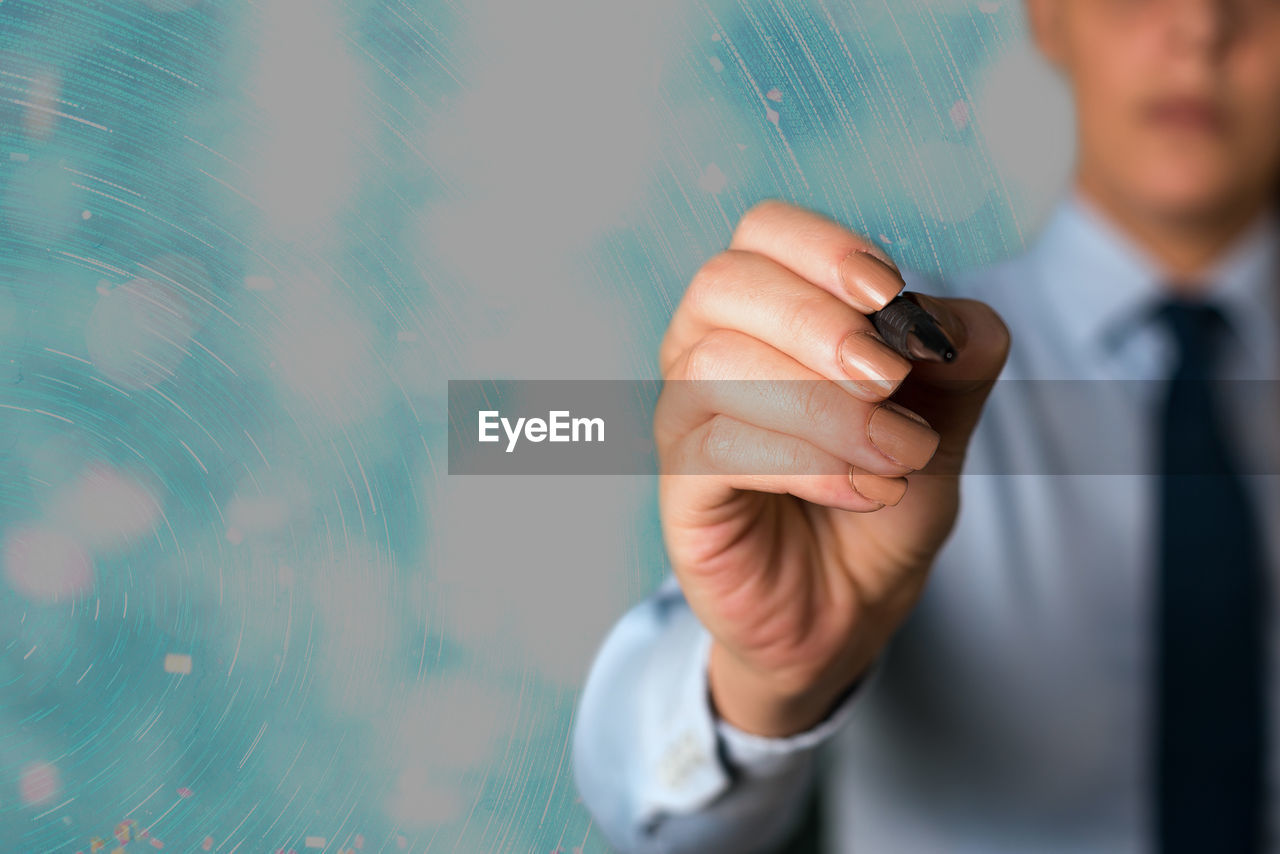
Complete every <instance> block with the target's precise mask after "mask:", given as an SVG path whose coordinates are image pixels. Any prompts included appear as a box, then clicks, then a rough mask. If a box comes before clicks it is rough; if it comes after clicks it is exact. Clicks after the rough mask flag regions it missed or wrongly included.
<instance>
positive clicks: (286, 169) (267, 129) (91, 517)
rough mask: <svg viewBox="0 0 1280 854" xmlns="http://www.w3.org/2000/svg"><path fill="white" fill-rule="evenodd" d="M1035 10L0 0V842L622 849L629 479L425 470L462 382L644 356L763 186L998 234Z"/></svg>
mask: <svg viewBox="0 0 1280 854" xmlns="http://www.w3.org/2000/svg"><path fill="white" fill-rule="evenodd" d="M1021 16H1022V10H1021V4H1020V3H1019V2H1017V0H991V1H990V2H977V0H945V2H942V1H941V0H910V2H903V0H856V2H855V0H847V2H840V3H836V2H830V0H796V2H745V0H744V2H727V1H726V0H708V2H680V0H647V2H644V3H628V4H607V3H600V2H597V0H548V2H543V3H537V4H521V3H513V2H511V0H467V2H465V3H457V2H450V0H246V1H245V2H232V0H0V632H2V633H3V634H2V635H0V840H3V848H4V850H6V851H24V852H25V851H90V850H92V849H93V847H94V846H95V844H97V843H95V839H97V840H99V842H101V843H105V845H106V847H107V850H108V851H113V850H115V849H116V848H118V847H123V848H124V849H125V850H126V851H132V850H143V849H145V848H149V847H153V846H154V847H160V846H161V845H163V846H164V847H168V848H176V849H178V850H183V851H188V850H207V851H221V852H231V851H237V850H239V851H244V852H248V851H255V852H257V851H275V850H277V849H280V850H284V851H288V850H290V849H293V850H296V851H299V852H301V851H304V850H307V849H317V850H325V851H339V852H342V851H348V850H352V849H354V850H363V851H371V850H372V851H398V850H408V851H446V852H448V851H458V852H508V851H521V852H524V851H535V852H555V851H559V852H564V854H568V852H576V851H580V850H581V851H603V850H606V847H607V846H606V844H605V842H604V841H603V839H602V838H601V836H600V835H599V833H598V832H597V831H595V830H593V828H592V826H591V820H590V816H589V815H588V814H587V813H586V811H585V810H584V808H583V807H582V805H581V803H579V802H578V799H577V793H576V791H575V789H574V786H573V781H572V777H571V774H570V761H569V756H570V754H569V749H570V744H569V734H570V731H571V727H572V715H573V706H574V701H575V699H576V697H577V691H578V688H579V686H580V684H581V682H582V679H583V678H584V676H585V670H586V667H587V665H588V663H589V661H590V659H591V656H592V654H593V652H594V650H595V648H596V646H597V645H598V643H599V642H600V640H601V639H602V638H603V636H604V634H605V632H606V631H607V630H608V628H609V626H610V625H611V624H612V623H613V622H614V621H615V620H616V619H617V618H618V617H619V616H620V615H621V613H622V612H623V610H624V609H625V608H626V607H628V606H629V605H630V604H631V603H633V602H635V601H636V600H638V599H639V598H640V597H642V596H643V595H645V594H647V593H648V592H650V591H651V590H652V588H653V587H654V586H655V585H656V584H657V583H658V581H659V580H660V579H661V578H662V576H663V575H664V574H665V573H666V571H667V569H666V566H665V564H664V558H663V550H662V543H661V537H660V533H659V530H658V527H657V519H656V507H655V497H654V496H655V482H654V479H653V478H646V477H619V478H608V477H584V478H532V477H525V478H518V477H508V478H495V477H452V478H451V477H449V476H447V474H446V471H447V454H446V439H447V431H448V423H447V413H446V411H445V392H446V381H447V380H449V379H482V378H508V379H602V378H607V379H651V378H655V377H656V376H657V366H656V352H657V346H658V341H659V339H660V336H661V334H662V330H663V328H664V327H665V324H666V322H667V319H668V318H669V316H670V313H671V311H672V309H673V307H674V305H675V303H676V302H677V301H678V299H679V297H680V295H681V293H682V292H683V290H684V287H685V285H686V283H687V282H688V280H689V278H690V277H691V276H692V274H693V273H694V271H695V270H696V269H697V268H698V266H700V265H701V264H702V262H703V261H705V260H706V258H708V257H709V256H710V255H712V254H714V253H715V252H716V251H718V250H720V249H721V248H723V247H724V246H725V245H726V243H727V241H728V239H729V235H730V233H731V231H732V228H733V225H734V223H735V222H736V220H737V218H738V217H739V216H740V215H741V214H742V213H743V212H744V211H745V210H746V209H747V208H748V207H749V206H750V205H752V204H753V203H755V202H757V201H759V200H760V199H763V198H765V197H770V196H774V197H781V198H785V199H788V200H790V201H793V202H796V203H798V204H802V205H805V206H807V207H810V208H814V209H817V210H821V211H823V212H826V213H828V214H830V215H831V216H833V217H836V218H837V219H839V220H841V221H842V222H845V223H847V224H848V225H850V226H852V227H854V228H856V229H859V230H861V231H863V232H865V233H868V234H870V235H872V236H873V237H875V238H876V239H877V240H878V241H879V242H880V243H881V244H882V245H883V246H884V247H885V248H886V249H888V250H889V251H890V252H891V253H893V254H894V255H895V256H896V257H897V258H898V259H899V261H900V262H902V263H903V264H904V265H908V266H912V267H915V268H917V269H921V270H926V271H928V270H938V269H942V268H947V269H955V268H958V267H966V266H972V265H975V264H981V263H987V262H990V261H992V260H994V259H996V258H999V257H1003V256H1005V255H1008V254H1010V253H1012V252H1015V251H1017V250H1018V249H1020V248H1021V247H1022V246H1023V245H1024V243H1025V241H1026V240H1027V239H1028V237H1029V236H1030V235H1032V234H1033V233H1034V231H1035V227H1036V225H1037V224H1038V223H1039V221H1040V218H1041V217H1042V216H1043V215H1044V213H1045V210H1046V208H1047V207H1048V205H1049V204H1050V203H1051V201H1052V199H1053V197H1054V194H1055V193H1056V192H1058V190H1059V186H1060V184H1061V181H1062V180H1063V178H1064V177H1065V175H1066V172H1067V169H1068V167H1069V159H1070V154H1071V134H1072V128H1071V117H1070V115H1069V107H1068V105H1067V102H1066V98H1065V95H1064V93H1063V92H1061V91H1060V90H1059V88H1058V86H1057V84H1056V82H1055V81H1054V79H1053V77H1052V75H1051V74H1050V72H1049V71H1048V70H1047V69H1046V68H1044V67H1043V66H1042V65H1040V64H1039V62H1038V61H1037V60H1035V59H1034V58H1033V57H1032V54H1031V51H1030V48H1029V46H1028V45H1027V43H1026V39H1025V36H1024V31H1023V23H1022V17H1021Z"/></svg>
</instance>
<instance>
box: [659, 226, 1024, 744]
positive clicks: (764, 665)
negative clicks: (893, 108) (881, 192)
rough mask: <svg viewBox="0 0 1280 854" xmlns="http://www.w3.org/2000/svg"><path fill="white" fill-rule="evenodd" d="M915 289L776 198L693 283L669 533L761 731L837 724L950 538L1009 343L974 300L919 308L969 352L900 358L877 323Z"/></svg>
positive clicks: (667, 356) (718, 695)
mask: <svg viewBox="0 0 1280 854" xmlns="http://www.w3.org/2000/svg"><path fill="white" fill-rule="evenodd" d="M902 287H903V281H902V278H901V275H900V274H899V272H898V269H897V267H896V266H894V264H893V262H892V261H891V260H890V259H889V258H888V256H887V255H885V254H884V253H883V252H882V251H881V250H880V249H879V248H877V247H876V246H875V245H874V244H872V243H871V242H869V241H868V240H866V239H865V238H862V237H859V236H858V235H856V234H854V233H852V232H850V231H848V230H847V229H845V228H843V227H842V226H840V225H839V224H837V223H835V222H832V221H831V220H829V219H826V218H825V217H822V216H820V215H818V214H815V213H812V212H810V211H806V210H803V209H800V208H797V207H794V206H791V205H787V204H784V203H782V202H778V201H767V202H764V203H761V204H759V205H757V206H756V207H754V208H752V209H751V210H750V211H748V212H747V213H746V214H745V215H744V216H743V218H742V220H741V221H740V223H739V224H738V227H737V229H736V230H735V232H734V235H733V239H732V242H731V244H730V248H729V249H728V250H727V251H725V252H723V253H721V254H720V255H717V256H716V257H714V258H712V259H711V260H710V261H708V262H707V263H706V264H705V265H704V266H703V267H702V269H701V270H699V271H698V273H697V275H696V276H695V277H694V279H693V281H692V283H691V284H690V286H689V288H688V291H687V292H686V294H685V296H684V299H683V301H682V302H681V304H680V306H679V308H678V309H677V310H676V313H675V316H674V317H673V318H672V321H671V325H670V328H669V329H668V331H667V334H666V337H665V338H664V340H663V344H662V350H661V353H660V361H661V367H662V374H663V377H664V379H665V380H667V382H665V383H664V388H663V392H662V395H661V397H660V398H659V401H658V406H657V411H656V414H655V419H654V431H655V434H654V435H655V438H656V440H657V446H658V456H659V461H660V467H661V478H660V490H659V493H660V504H661V516H662V526H663V534H664V537H665V540H666V544H667V549H668V552H669V554H670V558H671V562H672V566H673V569H674V572H675V574H676V577H677V578H678V579H679V581H680V584H681V587H682V589H683V591H684V594H685V597H686V598H687V600H688V601H689V604H690V606H691V607H692V608H693V611H694V613H695V614H696V615H697V616H698V618H699V619H700V620H701V622H702V624H703V625H704V626H706V627H707V629H708V630H709V631H710V632H711V634H712V636H713V638H714V640H713V643H712V648H711V660H710V665H709V671H708V679H709V680H710V686H711V693H712V699H713V702H714V703H715V706H716V710H717V712H718V714H719V715H720V716H721V717H723V718H724V719H725V720H727V721H729V722H730V723H732V724H734V725H735V726H737V727H739V728H740V729H743V730H746V731H748V732H754V733H757V734H760V735H765V736H775V737H780V736H785V735H790V734H793V733H796V732H801V731H803V730H805V729H808V728H810V727H812V726H813V725H815V724H817V723H818V722H819V721H821V720H822V719H823V718H824V717H825V716H826V714H827V713H828V712H829V711H830V709H831V707H832V704H833V703H835V701H836V700H837V699H838V698H839V697H840V696H841V695H842V694H843V693H844V692H845V691H846V690H847V689H848V688H849V687H850V686H851V685H852V684H853V683H854V682H855V681H856V680H857V679H858V678H859V677H860V676H861V675H862V673H863V672H864V671H865V670H866V669H867V667H868V666H869V665H870V663H871V662H872V661H873V660H874V659H875V657H876V656H877V655H878V654H879V652H880V650H881V649H882V648H883V646H884V645H885V643H887V641H888V639H889V637H890V636H891V635H892V633H893V632H894V631H895V630H896V629H897V627H898V626H899V625H900V624H901V622H902V621H903V619H905V617H906V616H907V614H908V613H909V611H910V609H911V608H912V607H913V606H914V604H915V602H916V601H917V599H918V597H919V595H920V592H921V590H922V589H923V586H924V583H925V580H926V578H927V576H928V572H929V568H930V566H931V564H932V562H933V560H934V557H935V556H936V554H937V552H938V549H939V548H940V547H941V546H942V544H943V542H944V541H945V539H946V537H947V536H948V534H949V533H950V531H951V528H952V526H953V524H954V522H955V518H956V513H957V509H958V499H959V495H958V475H959V473H960V469H961V466H962V463H963V461H964V455H965V449H966V447H967V445H968V441H969V437H970V435H971V434H972V432H973V428H974V426H975V425H976V423H977V421H978V416H979V414H980V412H981V409H982V405H983V403H984V401H985V400H986V397H987V394H988V392H989V391H990V389H991V386H992V384H993V383H994V381H995V378H996V377H997V376H998V375H999V373H1000V370H1001V368H1002V367H1003V365H1004V361H1005V357H1006V355H1007V352H1008V347H1009V333H1008V330H1007V329H1006V328H1005V326H1004V324H1003V322H1001V320H1000V318H999V317H998V316H997V315H996V314H995V312H993V311H992V310H991V309H990V308H988V307H987V306H985V305H983V304H981V303H978V302H974V301H971V300H950V299H947V300H941V299H928V298H923V299H922V300H921V303H922V304H923V305H925V307H926V308H927V309H928V310H929V312H930V313H931V314H933V315H934V317H936V318H937V319H938V320H939V322H940V323H941V324H942V325H943V326H944V328H945V329H946V331H947V332H948V334H949V335H950V337H951V338H952V341H953V343H955V344H956V345H957V347H958V349H959V355H958V356H957V358H956V359H955V360H954V361H953V362H951V363H949V364H942V363H925V362H910V361H907V360H906V359H904V358H903V357H901V356H899V355H898V354H897V353H895V352H894V351H893V350H891V349H889V348H888V347H887V346H886V345H885V344H884V342H883V341H882V340H881V339H880V338H879V337H878V336H877V335H876V334H875V331H874V328H873V326H872V324H871V321H870V320H869V318H868V317H867V315H868V314H870V313H872V312H874V311H876V310H878V309H879V308H881V307H883V306H884V305H885V304H886V303H888V302H889V300H890V299H892V298H893V297H894V296H895V295H896V294H897V293H898V291H899V290H901V288H902ZM685 380H688V381H689V382H684V381H685ZM744 381H749V382H744ZM891 395H892V397H893V400H890V399H889V398H890V396H891Z"/></svg>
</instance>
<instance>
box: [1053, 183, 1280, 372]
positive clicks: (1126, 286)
mask: <svg viewBox="0 0 1280 854" xmlns="http://www.w3.org/2000/svg"><path fill="white" fill-rule="evenodd" d="M1277 241H1280V221H1278V219H1277V217H1276V215H1275V214H1274V213H1272V212H1268V213H1267V214H1266V215H1265V216H1263V217H1260V218H1259V220H1258V222H1257V223H1255V224H1254V226H1253V227H1252V228H1251V229H1250V230H1249V231H1248V232H1247V233H1246V234H1245V235H1244V236H1243V237H1242V238H1241V239H1240V240H1239V241H1237V242H1236V245H1235V246H1234V247H1233V248H1232V249H1231V250H1230V251H1229V252H1228V253H1227V254H1226V255H1225V256H1224V257H1223V258H1222V260H1221V261H1220V262H1219V263H1218V264H1217V265H1215V267H1214V268H1213V270H1211V271H1210V273H1209V276H1208V277H1209V279H1210V281H1211V282H1212V283H1213V285H1212V287H1211V290H1210V291H1209V292H1208V294H1207V298H1208V299H1209V300H1210V301H1212V302H1213V303H1214V304H1216V305H1218V306H1219V307H1220V308H1221V309H1222V311H1223V312H1224V314H1225V315H1226V317H1227V319H1228V321H1229V322H1230V323H1231V326H1232V328H1233V329H1234V330H1235V333H1236V335H1237V336H1238V337H1239V338H1240V340H1241V343H1242V345H1243V346H1244V348H1245V350H1246V352H1247V353H1248V354H1249V356H1250V359H1251V361H1255V362H1256V364H1257V366H1258V367H1259V368H1260V369H1262V370H1265V371H1273V370H1275V369H1276V365H1277V358H1278V357H1280V345H1278V344H1277V340H1276V339H1277V337H1278V328H1280V296H1277V289H1278V288H1280V248H1278V245H1277ZM1032 253H1033V255H1034V256H1035V258H1036V261H1037V263H1038V267H1039V269H1040V273H1041V276H1042V281H1043V284H1044V285H1045V291H1044V293H1045V297H1046V298H1047V299H1048V301H1049V305H1050V309H1051V310H1052V311H1053V314H1054V316H1055V317H1056V318H1057V320H1058V322H1059V323H1060V324H1061V327H1062V329H1063V331H1064V332H1065V333H1066V334H1067V335H1068V336H1069V337H1070V338H1071V339H1072V340H1073V343H1075V344H1076V345H1077V346H1082V347H1086V348H1102V349H1103V350H1111V349H1113V348H1114V347H1115V346H1116V345H1117V344H1118V343H1119V341H1120V340H1121V339H1123V337H1124V335H1125V334H1127V333H1128V332H1129V331H1130V330H1131V329H1132V328H1133V324H1135V323H1137V322H1139V321H1141V320H1142V319H1143V318H1145V317H1146V316H1147V313H1148V312H1149V311H1150V310H1151V308H1152V307H1153V306H1155V305H1156V304H1157V303H1158V302H1160V301H1161V300H1164V299H1166V298H1167V296H1168V293H1167V291H1166V290H1165V289H1164V287H1163V280H1164V275H1163V273H1162V272H1161V270H1160V268H1159V266H1158V265H1157V264H1156V263H1155V262H1154V261H1153V260H1152V259H1151V258H1150V257H1149V256H1148V255H1147V254H1146V253H1145V252H1143V251H1142V250H1141V249H1140V248H1138V247H1137V246H1136V245H1134V244H1133V243H1132V242H1130V241H1129V240H1128V239H1127V238H1126V237H1125V236H1124V235H1123V234H1122V233H1121V232H1120V231H1119V230H1118V228H1117V227H1116V226H1115V225H1113V224H1112V223H1111V222H1110V221H1109V220H1108V219H1107V218H1106V217H1105V215H1104V214H1102V213H1101V212H1100V211H1099V210H1098V209H1097V208H1096V207H1095V206H1094V205H1093V204H1092V203H1091V202H1090V201H1089V200H1088V199H1086V198H1084V197H1083V196H1082V195H1081V194H1080V193H1079V192H1078V191H1076V192H1073V193H1071V194H1069V195H1068V196H1067V197H1066V198H1065V199H1063V200H1062V201H1061V202H1060V203H1059V204H1058V206H1057V208H1056V209H1055V210H1054V212H1053V214H1052V216H1051V217H1050V219H1049V222H1048V223H1047V224H1046V226H1045V228H1044V230H1043V231H1042V232H1041V234H1040V237H1039V239H1038V240H1037V242H1036V243H1035V244H1034V246H1033V249H1032Z"/></svg>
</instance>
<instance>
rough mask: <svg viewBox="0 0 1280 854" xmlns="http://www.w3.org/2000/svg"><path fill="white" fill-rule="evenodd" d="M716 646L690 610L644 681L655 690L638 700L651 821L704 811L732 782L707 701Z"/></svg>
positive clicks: (659, 647)
mask: <svg viewBox="0 0 1280 854" xmlns="http://www.w3.org/2000/svg"><path fill="white" fill-rule="evenodd" d="M659 603H661V594H660V597H659ZM710 647H711V635H710V633H709V632H707V630H706V629H705V628H703V627H702V625H701V623H699V622H698V621H697V619H696V618H694V616H693V614H692V613H690V612H688V610H687V609H686V610H685V611H684V612H683V613H682V614H680V616H679V618H677V619H676V620H674V621H673V624H672V625H671V626H670V628H669V629H668V631H666V632H664V633H663V635H662V636H661V638H660V639H659V641H658V643H657V644H656V648H655V649H654V651H653V655H652V656H651V658H650V659H649V662H648V667H647V673H646V674H645V675H644V676H643V677H642V678H643V681H644V684H645V685H647V686H653V687H652V688H648V689H646V690H644V691H641V692H640V693H639V697H638V702H639V703H640V704H641V715H640V730H641V731H640V732H639V733H638V734H637V735H638V736H639V738H640V740H641V743H642V744H644V745H646V746H647V750H646V752H647V753H648V754H649V758H648V762H647V764H648V766H649V772H648V775H647V776H648V779H649V781H650V784H649V786H647V787H646V791H645V792H644V793H643V795H642V798H641V799H642V804H641V805H640V813H641V815H642V816H644V817H645V819H646V820H652V819H654V818H656V817H657V816H658V815H660V814H663V813H691V812H696V811H698V810H701V809H703V808H704V807H706V806H707V805H708V804H710V803H711V802H712V801H713V800H715V799H716V798H717V797H719V796H720V795H721V794H722V793H724V792H725V791H727V790H728V789H729V787H730V784H731V783H732V779H731V778H730V775H729V772H728V769H727V768H726V767H725V766H724V764H723V763H722V762H721V761H720V758H719V755H718V745H717V742H716V731H715V722H714V720H713V719H712V715H711V705H710V702H709V698H708V697H707V677H706V660H707V656H708V653H709V650H710Z"/></svg>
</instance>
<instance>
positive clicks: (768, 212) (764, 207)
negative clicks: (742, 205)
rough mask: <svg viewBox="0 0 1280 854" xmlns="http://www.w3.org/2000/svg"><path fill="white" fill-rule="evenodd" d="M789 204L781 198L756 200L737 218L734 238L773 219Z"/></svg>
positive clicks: (787, 207) (736, 238)
mask: <svg viewBox="0 0 1280 854" xmlns="http://www.w3.org/2000/svg"><path fill="white" fill-rule="evenodd" d="M790 207H791V205H789V204H787V203H786V202H784V201H782V200H781V199H763V200H761V201H759V202H756V203H755V204H754V205H752V206H751V207H750V208H748V209H747V212H746V213H744V214H743V215H742V217H741V218H740V219H739V220H738V227H737V228H736V229H734V233H733V236H734V240H735V241H736V240H738V239H739V238H741V237H742V236H743V235H745V234H749V233H750V232H752V231H754V230H756V229H757V228H760V227H761V226H762V225H764V224H765V223H767V222H769V221H770V220H771V219H773V218H774V217H775V216H777V214H778V213H779V212H780V211H783V210H787V209H789V208H790Z"/></svg>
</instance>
